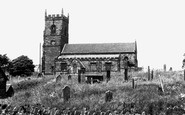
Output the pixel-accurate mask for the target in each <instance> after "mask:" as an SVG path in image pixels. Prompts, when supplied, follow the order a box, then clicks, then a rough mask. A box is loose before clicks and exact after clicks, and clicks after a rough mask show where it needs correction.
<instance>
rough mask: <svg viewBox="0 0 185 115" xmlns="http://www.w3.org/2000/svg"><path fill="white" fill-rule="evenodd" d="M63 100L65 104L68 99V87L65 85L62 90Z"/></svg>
mask: <svg viewBox="0 0 185 115" xmlns="http://www.w3.org/2000/svg"><path fill="white" fill-rule="evenodd" d="M63 98H64V102H67V101H68V100H69V98H70V87H69V86H67V85H66V86H65V87H64V88H63Z"/></svg>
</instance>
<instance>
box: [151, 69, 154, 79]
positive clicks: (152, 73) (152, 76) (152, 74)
mask: <svg viewBox="0 0 185 115" xmlns="http://www.w3.org/2000/svg"><path fill="white" fill-rule="evenodd" d="M153 78H154V71H153V70H152V71H151V80H153Z"/></svg>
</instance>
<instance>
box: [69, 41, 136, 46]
mask: <svg viewBox="0 0 185 115" xmlns="http://www.w3.org/2000/svg"><path fill="white" fill-rule="evenodd" d="M87 44H88V45H89V44H93V45H94V44H135V42H121V43H118V42H116V43H76V44H75V43H72V44H66V45H87Z"/></svg>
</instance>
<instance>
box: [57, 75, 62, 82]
mask: <svg viewBox="0 0 185 115" xmlns="http://www.w3.org/2000/svg"><path fill="white" fill-rule="evenodd" d="M61 80H62V76H61V75H58V76H57V77H56V83H60V82H61Z"/></svg>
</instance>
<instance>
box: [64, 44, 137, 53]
mask: <svg viewBox="0 0 185 115" xmlns="http://www.w3.org/2000/svg"><path fill="white" fill-rule="evenodd" d="M135 49H136V48H135V43H98V44H66V45H65V46H64V49H63V51H62V52H61V53H62V54H91V53H119V52H135Z"/></svg>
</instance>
